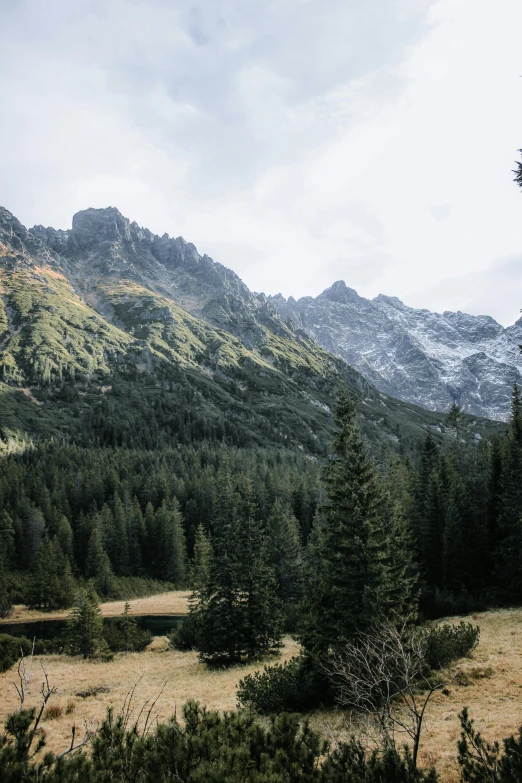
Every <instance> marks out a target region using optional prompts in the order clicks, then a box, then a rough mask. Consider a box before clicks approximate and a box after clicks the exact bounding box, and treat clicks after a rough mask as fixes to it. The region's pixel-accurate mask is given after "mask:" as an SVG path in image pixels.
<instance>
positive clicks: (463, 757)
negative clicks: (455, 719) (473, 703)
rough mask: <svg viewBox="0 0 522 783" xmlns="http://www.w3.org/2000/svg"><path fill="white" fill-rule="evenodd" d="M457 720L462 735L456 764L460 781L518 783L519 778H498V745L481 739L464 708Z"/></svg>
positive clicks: (471, 782) (468, 782)
mask: <svg viewBox="0 0 522 783" xmlns="http://www.w3.org/2000/svg"><path fill="white" fill-rule="evenodd" d="M459 718H460V726H461V729H462V733H461V738H460V740H459V743H458V750H459V755H458V762H459V765H460V771H461V775H462V780H463V781H465V783H500V781H501V780H505V783H508V781H509V783H519V781H520V778H519V777H513V778H511V777H508V778H505V779H503V778H501V777H500V774H501V773H500V769H499V758H500V745H499V744H498V742H494V743H493V744H490V743H489V742H487V741H486V740H485V739H484V738H483V737H482V735H481V734H480V732H479V731H477V730H476V729H475V726H474V722H473V721H472V720H471V719H470V717H469V714H468V710H467V708H466V707H465V708H464V709H463V710H462V712H461V713H460V715H459Z"/></svg>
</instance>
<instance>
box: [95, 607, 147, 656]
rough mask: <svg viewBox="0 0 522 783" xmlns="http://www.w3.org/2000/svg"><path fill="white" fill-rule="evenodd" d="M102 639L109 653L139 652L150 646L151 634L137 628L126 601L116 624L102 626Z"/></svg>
mask: <svg viewBox="0 0 522 783" xmlns="http://www.w3.org/2000/svg"><path fill="white" fill-rule="evenodd" d="M103 638H104V640H105V642H106V643H107V647H108V648H109V650H111V652H140V651H141V650H144V649H145V647H147V645H148V644H150V642H151V641H152V634H151V632H150V631H144V630H142V629H141V628H139V626H138V623H137V621H136V618H135V617H133V616H132V614H131V613H130V605H129V603H128V601H126V602H125V607H124V610H123V613H122V615H121V617H120V618H119V619H118V620H117V621H116V622H112V623H104V624H103Z"/></svg>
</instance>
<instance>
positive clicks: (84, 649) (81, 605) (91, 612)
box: [68, 586, 105, 658]
mask: <svg viewBox="0 0 522 783" xmlns="http://www.w3.org/2000/svg"><path fill="white" fill-rule="evenodd" d="M68 641H69V646H70V648H71V650H72V651H73V652H74V653H76V654H80V655H83V657H84V658H92V657H93V656H94V655H95V654H96V653H97V652H100V651H102V650H103V649H104V647H105V642H104V639H103V617H102V615H101V611H100V605H99V600H98V596H97V595H96V591H95V590H94V587H92V586H89V587H87V588H82V589H80V590H79V591H78V595H77V597H76V605H75V607H74V609H73V611H72V612H71V614H70V615H69V620H68Z"/></svg>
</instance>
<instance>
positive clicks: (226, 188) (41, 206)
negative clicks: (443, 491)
mask: <svg viewBox="0 0 522 783" xmlns="http://www.w3.org/2000/svg"><path fill="white" fill-rule="evenodd" d="M0 25H1V29H2V43H1V47H0V80H1V82H2V83H1V85H0V95H1V104H0V105H1V115H2V116H1V122H0V149H1V155H0V204H2V205H3V206H5V207H7V208H8V209H9V210H11V212H13V213H14V214H15V215H16V216H17V217H18V218H19V219H20V220H21V221H22V222H23V223H24V224H25V225H27V226H31V225H33V224H34V223H43V224H44V225H52V226H54V227H56V228H69V227H70V224H71V218H72V215H73V214H74V212H77V211H78V210H80V209H85V208H86V207H90V206H92V207H104V206H109V205H110V206H116V207H118V208H119V209H120V210H121V212H123V213H124V214H125V215H127V216H128V217H130V218H131V219H132V220H136V221H137V222H138V223H140V224H141V225H144V226H147V227H148V228H150V229H151V230H153V231H155V232H157V233H161V234H162V233H164V232H165V231H166V232H168V233H169V234H171V235H174V236H178V235H180V234H181V235H182V236H184V237H185V239H187V240H189V241H191V242H194V244H195V245H196V246H197V247H198V249H199V251H200V252H202V253H203V252H206V253H208V254H209V255H211V256H212V257H213V258H214V259H215V260H217V261H220V262H222V263H223V264H225V265H226V266H229V267H231V268H232V269H234V270H235V271H236V272H237V273H238V274H239V275H240V276H241V277H242V278H243V280H244V281H245V282H246V283H247V284H248V285H249V286H250V287H251V288H252V289H254V290H257V291H265V292H266V293H277V292H279V291H281V292H282V293H283V294H284V295H286V296H288V295H293V296H295V297H299V296H305V295H312V296H315V295H316V294H318V293H319V292H320V291H321V290H323V289H324V288H326V287H327V286H329V285H331V284H332V283H333V282H334V281H335V280H338V279H344V280H345V281H346V283H347V285H349V286H351V287H352V288H355V289H356V290H357V291H359V293H360V294H362V295H364V296H375V295H377V294H378V293H385V294H388V295H394V296H399V297H400V298H401V299H403V300H404V301H405V302H406V303H407V304H410V305H412V306H415V307H426V308H429V309H432V310H438V311H442V310H456V309H460V310H464V311H467V312H472V313H488V314H490V315H493V316H494V317H495V318H497V320H499V321H500V322H502V323H504V324H506V325H507V324H509V323H513V321H514V320H515V319H516V318H518V317H519V308H521V307H522V231H521V225H522V220H521V217H522V191H519V190H518V188H517V187H516V185H514V183H513V182H512V177H513V175H512V173H511V170H512V169H513V168H514V161H515V159H516V158H517V157H518V153H517V150H518V148H519V147H522V79H521V78H520V76H519V75H520V74H522V49H521V47H520V31H521V30H522V3H521V2H520V0H497V2H496V3H494V4H492V3H491V2H487V0H194V1H193V2H191V1H190V0H74V2H71V0H45V2H44V1H43V0H2V2H1V8H0Z"/></svg>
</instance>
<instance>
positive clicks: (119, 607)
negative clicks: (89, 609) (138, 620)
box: [0, 590, 190, 627]
mask: <svg viewBox="0 0 522 783" xmlns="http://www.w3.org/2000/svg"><path fill="white" fill-rule="evenodd" d="M189 595H190V592H189V591H187V590H173V591H172V592H170V593H160V594H158V595H149V596H147V598H133V599H131V600H130V601H129V604H130V607H131V613H132V614H135V615H165V614H187V612H188V599H189ZM124 605H125V601H109V602H107V603H105V604H100V609H101V613H102V615H103V616H104V617H117V616H118V615H120V614H121V613H122V612H123V607H124ZM69 613H70V610H69V609H63V610H59V611H57V612H39V611H37V610H36V609H28V608H27V606H25V605H24V604H16V605H15V606H14V608H13V611H12V612H11V614H10V615H9V617H7V618H6V619H4V620H0V627H1V625H2V623H4V624H5V623H29V622H32V621H33V620H64V619H66V618H67V616H68V615H69Z"/></svg>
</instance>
